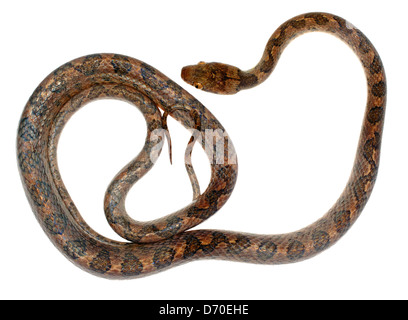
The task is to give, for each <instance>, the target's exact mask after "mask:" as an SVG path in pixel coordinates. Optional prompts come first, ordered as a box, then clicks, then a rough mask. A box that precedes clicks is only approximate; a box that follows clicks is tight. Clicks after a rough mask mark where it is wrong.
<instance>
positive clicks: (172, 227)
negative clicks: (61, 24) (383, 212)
mask: <svg viewBox="0 0 408 320" xmlns="http://www.w3.org/2000/svg"><path fill="white" fill-rule="evenodd" d="M308 31H323V32H329V33H331V34H334V35H336V36H337V37H339V38H340V39H342V40H343V41H344V42H346V43H347V44H348V45H349V46H350V47H351V48H352V49H353V51H354V52H355V54H356V55H357V56H358V57H359V59H360V61H361V63H362V65H363V68H364V71H365V74H366V78H367V86H368V99H367V107H366V112H365V116H364V120H363V126H362V131H361V136H360V140H359V145H358V150H357V154H356V158H355V162H354V167H353V170H352V173H351V176H350V178H349V181H348V183H347V185H346V187H345V189H344V191H343V193H342V194H341V195H340V197H339V199H338V200H337V202H336V203H335V204H334V205H333V206H332V207H331V208H330V209H329V211H328V212H327V213H326V214H325V215H324V216H323V217H322V218H320V219H319V220H317V221H316V222H314V223H313V224H311V225H309V226H307V227H305V228H303V229H301V230H298V231H296V232H291V233H287V234H278V235H256V234H247V233H239V232H231V231H220V230H194V231H187V229H189V228H191V227H193V226H196V225H197V224H199V223H200V222H202V221H203V220H205V219H207V218H208V217H210V216H212V215H213V214H214V213H215V212H217V211H218V210H219V209H220V208H221V207H222V206H223V205H224V204H225V203H226V201H227V200H228V198H229V196H230V195H231V193H232V191H233V188H234V185H235V182H236V179H237V170H238V167H237V164H236V161H235V150H234V147H233V145H232V144H231V141H230V138H229V137H228V135H227V133H226V132H225V130H224V128H223V127H222V125H221V124H220V123H219V121H218V120H217V119H216V118H215V117H214V116H213V115H212V114H211V113H210V111H208V110H207V109H206V108H205V107H204V106H203V105H202V104H201V103H200V102H199V101H197V100H196V99H195V98H194V97H193V96H191V95H190V94H189V93H188V92H186V91H185V90H183V89H182V88H181V87H180V86H178V85H177V84H176V83H174V82H173V81H172V80H170V79H168V78H167V77H166V76H165V75H163V74H162V73H160V72H159V71H158V70H156V69H154V68H153V67H151V66H149V65H147V64H145V63H143V62H141V61H138V60H136V59H133V58H130V57H126V56H123V55H117V54H95V55H90V56H86V57H82V58H78V59H76V60H73V61H71V62H69V63H66V64H65V65H63V66H61V67H60V68H58V69H56V70H55V71H54V72H52V73H51V74H50V75H49V76H48V77H47V78H45V79H44V81H43V82H42V83H41V84H40V85H39V86H38V88H37V89H36V90H35V91H34V93H33V94H32V96H31V97H30V99H29V101H28V102H27V105H26V107H25V109H24V111H23V114H22V117H21V120H20V123H19V130H18V137H17V156H18V163H19V169H20V173H21V178H22V182H23V186H24V188H25V191H26V194H27V197H28V199H29V202H30V204H31V207H32V209H33V211H34V213H35V215H36V217H37V219H38V221H39V223H40V225H41V226H42V228H43V229H44V231H45V233H46V234H47V235H48V237H49V238H50V240H51V241H52V242H53V243H54V245H55V246H56V247H57V248H58V249H59V250H60V251H61V252H62V253H63V254H64V255H65V256H66V257H67V258H68V259H69V260H71V261H72V262H73V263H74V264H75V265H77V266H79V267H81V268H83V269H84V270H86V271H88V272H91V273H93V274H95V275H99V276H103V277H108V278H134V277H140V276H144V275H148V274H152V273H154V272H158V271H162V270H165V269H167V268H170V267H172V266H176V265H179V264H181V263H183V262H187V261H191V260H195V259H200V258H216V259H225V260H235V261H242V262H252V263H263V264H282V263H292V262H297V261H302V260H304V259H307V258H310V257H313V256H315V255H316V254H318V253H320V252H322V251H323V250H325V249H327V248H329V247H330V246H331V245H333V244H334V243H335V242H336V241H337V240H338V239H340V237H341V236H343V235H344V234H345V233H346V231H347V230H348V229H349V228H350V227H351V225H352V224H353V223H354V222H355V221H356V219H357V218H358V216H359V215H360V213H361V212H362V210H363V208H364V206H365V204H366V203H367V201H368V198H369V196H370V194H371V191H372V189H373V186H374V182H375V179H376V176H377V172H378V166H379V156H380V145H381V136H382V130H383V123H384V114H385V100H386V80H385V73H384V69H383V65H382V63H381V59H380V57H379V55H378V54H377V52H376V50H375V49H374V47H373V46H372V44H371V43H370V41H369V40H368V39H367V38H366V37H365V36H364V35H363V34H362V33H361V31H359V30H357V29H356V28H355V27H354V26H352V25H351V24H350V23H348V22H346V21H345V20H344V19H342V18H340V17H336V16H334V15H331V14H327V13H309V14H304V15H300V16H298V17H295V18H293V19H290V20H289V21H287V22H285V23H284V24H283V25H281V26H280V27H279V28H278V29H277V30H276V31H275V33H274V34H273V35H272V37H271V38H270V39H269V41H268V43H267V46H266V48H265V52H264V54H263V56H262V59H261V61H260V62H259V63H258V64H257V65H256V66H255V67H254V68H253V69H251V70H249V71H241V70H239V69H238V68H236V67H233V66H228V65H224V64H219V63H211V64H205V63H200V64H199V65H197V66H188V67H185V68H183V70H182V77H183V79H184V80H186V81H187V82H188V83H190V84H192V85H195V86H196V87H198V88H200V89H203V90H206V91H209V92H215V93H224V94H232V93H236V92H238V91H239V90H242V89H247V88H250V87H253V86H255V85H258V84H260V83H261V82H263V81H264V80H265V79H266V78H267V77H268V76H269V75H270V73H271V72H272V71H273V69H274V67H275V65H276V63H277V61H278V59H279V57H280V54H281V53H282V51H283V49H284V48H285V47H286V45H287V44H288V43H289V42H290V41H291V40H292V39H293V38H295V37H296V36H298V35H300V34H302V33H304V32H308ZM100 98H115V99H123V100H126V101H129V102H131V103H133V104H134V105H135V106H136V107H138V108H139V110H140V111H141V112H142V114H143V115H144V117H145V119H146V122H147V124H148V125H147V127H148V129H147V136H146V143H145V145H144V148H143V150H142V151H141V152H140V153H139V155H138V156H137V157H136V158H135V159H134V160H133V161H132V162H131V163H129V164H128V165H127V166H126V167H125V168H124V169H122V170H121V171H120V172H119V173H118V175H117V176H116V177H115V178H114V179H113V181H112V183H111V184H110V186H109V187H108V190H107V193H106V197H105V203H104V206H105V214H106V216H107V219H108V222H109V223H110V224H111V226H112V227H113V228H114V230H115V231H116V232H117V233H118V234H120V235H122V236H123V237H124V238H126V239H128V240H130V241H131V242H119V241H114V240H111V239H107V238H105V237H103V236H102V235H99V234H98V233H96V232H95V231H94V230H92V229H91V228H90V227H89V226H88V225H87V224H86V222H85V221H84V220H83V219H82V217H81V215H80V213H79V212H78V210H77V209H76V207H75V204H74V203H73V201H72V200H71V198H70V196H69V194H68V191H67V190H66V188H65V186H64V184H63V181H62V180H61V176H60V173H59V169H58V164H57V157H56V152H57V151H56V150H57V144H58V138H59V136H60V133H61V130H62V129H63V127H64V125H65V123H66V122H67V121H68V119H69V118H70V116H71V115H72V114H73V113H74V112H75V111H76V110H78V109H79V108H80V107H82V106H83V105H84V104H85V103H87V102H89V101H93V100H95V99H100ZM159 109H161V110H162V111H163V112H164V115H162V114H161V112H160V111H159ZM168 115H170V116H172V117H173V118H174V119H176V120H177V121H179V122H180V123H181V124H182V125H183V126H185V127H186V128H187V129H195V134H194V136H193V137H192V140H191V141H190V143H189V147H188V148H187V151H186V168H187V170H188V173H189V176H190V179H191V181H192V185H193V190H194V200H193V201H192V203H190V204H189V205H188V206H186V207H185V208H183V209H181V210H178V211H176V212H175V213H173V214H169V215H167V216H165V217H163V218H160V219H157V220H155V221H151V222H143V223H141V222H137V221H135V220H133V219H132V218H130V217H129V216H128V215H127V213H126V210H125V206H124V203H125V199H126V194H127V192H128V191H129V189H130V188H131V186H132V185H133V184H134V183H136V182H137V181H138V180H139V179H140V178H141V177H142V176H143V175H144V174H145V173H146V172H147V171H148V170H149V169H150V168H151V167H152V166H153V164H154V158H152V154H153V153H155V154H156V155H158V154H159V153H160V151H161V146H162V145H163V142H164V139H165V138H166V137H167V138H168V134H167V133H165V134H163V135H157V134H156V133H157V132H163V131H164V132H166V129H167V127H166V121H165V119H166V117H167V116H168ZM157 130H158V131H157ZM208 130H211V132H213V133H215V138H220V139H221V141H224V150H226V152H223V153H222V156H221V159H218V160H217V161H215V159H214V154H213V153H212V151H213V150H208V148H207V149H206V153H207V156H208V157H209V160H210V164H211V181H210V183H209V186H208V187H207V189H206V190H205V191H204V192H203V193H202V194H201V193H200V191H199V187H198V183H197V180H196V177H195V174H194V170H193V169H192V166H191V163H190V161H189V157H190V155H191V149H192V145H193V143H194V141H196V140H200V138H201V144H202V146H203V147H205V139H204V138H205V133H206V131H208ZM222 139H223V140H222ZM232 159H233V160H234V161H232Z"/></svg>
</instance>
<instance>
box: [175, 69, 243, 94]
mask: <svg viewBox="0 0 408 320" xmlns="http://www.w3.org/2000/svg"><path fill="white" fill-rule="evenodd" d="M241 73H242V71H241V70H240V69H238V68H237V67H234V66H230V65H227V64H223V63H218V62H210V63H206V62H199V63H198V64H196V65H191V66H186V67H184V68H183V69H182V70H181V77H182V78H183V80H184V81H185V82H187V83H188V84H190V85H192V86H194V87H195V88H197V89H200V90H203V91H207V92H211V93H219V94H234V93H237V92H238V91H239V90H240V88H239V85H240V83H241Z"/></svg>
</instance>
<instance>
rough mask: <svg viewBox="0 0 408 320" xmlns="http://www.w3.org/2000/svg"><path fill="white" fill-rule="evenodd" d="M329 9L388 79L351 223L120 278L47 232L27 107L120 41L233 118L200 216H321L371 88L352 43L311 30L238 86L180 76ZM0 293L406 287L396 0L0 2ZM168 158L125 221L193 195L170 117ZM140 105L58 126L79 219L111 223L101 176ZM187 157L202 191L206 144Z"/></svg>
mask: <svg viewBox="0 0 408 320" xmlns="http://www.w3.org/2000/svg"><path fill="white" fill-rule="evenodd" d="M310 11H326V12H331V13H334V14H337V15H339V16H342V17H344V18H345V19H347V20H349V21H350V22H351V23H353V24H354V25H356V26H357V27H358V28H359V29H360V30H362V31H363V32H364V33H365V34H366V35H367V36H368V38H369V39H370V40H371V41H372V43H373V44H374V45H375V46H376V48H377V50H378V51H379V53H380V55H381V57H382V60H383V62H384V65H385V68H386V72H387V77H388V94H389V95H388V97H389V98H388V110H387V114H386V126H385V131H384V138H383V149H382V163H381V166H380V171H379V177H378V180H377V184H376V186H375V189H374V192H373V194H372V197H371V199H370V201H369V203H368V205H367V206H366V208H365V210H364V212H363V214H362V215H361V217H360V218H359V220H358V221H357V222H356V224H355V225H354V226H353V227H352V228H351V229H350V231H349V232H348V233H347V234H346V235H345V236H344V237H343V238H342V239H341V240H340V241H339V242H338V243H337V244H336V245H335V246H333V247H332V248H330V249H329V250H327V251H325V252H324V253H322V254H320V255H319V256H317V257H315V258H313V259H310V260H307V261H305V262H301V263H298V264H292V265H282V266H261V265H252V264H240V263H233V262H224V261H198V262H193V263H188V264H185V265H182V266H180V267H176V268H173V269H170V270H168V271H165V272H162V273H160V274H156V275H153V276H149V277H145V278H142V279H136V280H129V281H110V280H106V279H101V278H98V277H95V276H93V275H90V274H88V273H86V272H84V271H82V270H80V269H78V268H76V267H75V266H74V265H73V264H71V263H70V262H68V260H67V259H65V258H64V257H63V256H62V255H61V254H60V253H59V252H58V251H57V250H56V249H55V248H54V247H53V245H52V244H51V242H50V241H49V240H48V238H47V237H46V236H45V234H44V233H43V232H42V230H41V228H40V226H39V225H38V223H37V221H36V219H35V217H34V215H33V214H32V212H31V209H30V207H29V205H28V202H27V201H26V197H25V195H24V192H23V188H22V186H21V183H20V178H19V176H18V171H17V162H16V153H15V139H16V130H17V126H18V121H19V117H20V114H21V112H22V110H23V107H24V105H25V103H26V101H27V99H28V98H29V96H30V95H31V93H32V92H33V90H34V89H35V88H36V86H37V85H38V84H39V83H40V81H42V79H43V78H44V77H45V76H47V75H48V74H49V73H50V72H51V71H52V70H54V69H55V68H57V67H58V66H60V65H61V64H63V63H65V62H67V61H70V60H72V59H74V58H76V57H79V56H82V55H85V54H90V53H98V52H115V53H121V54H125V55H129V56H132V57H135V58H138V59H140V60H143V61H145V62H147V63H149V64H151V65H153V66H154V67H156V68H157V69H159V70H161V71H162V72H163V73H165V74H166V75H167V76H169V77H170V78H172V79H174V80H175V81H176V82H177V83H179V84H180V85H182V86H183V87H184V88H186V89H187V90H188V91H190V92H191V93H193V94H194V95H195V96H196V97H197V98H198V99H199V100H200V101H201V102H202V103H203V104H204V105H206V106H207V108H209V109H210V110H211V111H212V112H213V113H214V114H215V116H216V117H217V118H218V119H219V120H220V122H221V123H222V124H223V125H224V127H225V128H226V129H227V130H228V132H229V134H230V137H231V138H232V140H233V142H234V144H235V147H236V150H237V153H238V161H239V165H240V167H239V178H238V182H237V185H236V189H235V191H234V193H233V195H232V197H231V198H230V200H229V201H228V203H227V204H226V205H225V206H224V207H223V208H222V210H221V211H219V212H218V213H217V214H216V215H215V216H214V217H212V218H211V219H210V220H209V221H207V222H205V223H203V225H202V226H200V228H217V229H227V230H237V231H238V230H239V231H247V232H254V233H282V232H290V231H294V230H297V229H298V228H301V227H304V226H306V225H307V224H310V223H312V222H313V221H315V220H316V219H318V218H319V217H320V216H322V215H323V214H324V213H325V212H326V211H327V210H328V209H329V208H330V206H331V205H332V204H333V203H334V201H335V200H336V199H337V197H338V196H339V195H340V193H341V191H342V189H343V188H344V186H345V184H346V182H347V178H348V176H349V173H350V169H351V166H352V163H353V158H354V152H355V149H356V144H357V139H358V135H359V131H360V126H361V120H362V116H363V113H364V107H365V99H366V85H365V79H364V75H363V71H362V68H361V66H360V63H359V61H358V59H357V58H356V57H355V56H354V54H353V53H352V52H351V50H350V49H349V48H348V47H347V46H346V45H345V44H343V43H342V42H341V41H339V40H338V39H336V38H334V37H332V36H330V35H326V34H317V33H316V34H307V35H304V36H302V37H300V38H298V39H297V40H295V41H294V42H293V43H291V44H290V45H289V47H288V48H287V49H286V50H285V52H284V54H283V55H282V58H281V60H280V61H279V63H278V66H277V68H276V69H275V72H274V73H273V75H272V76H271V77H270V78H269V79H268V80H267V81H266V83H264V84H262V85H261V86H259V87H257V88H254V89H252V90H248V91H245V92H241V93H239V94H238V95H236V96H218V95H211V94H208V93H205V92H201V91H198V90H196V89H194V88H192V87H189V86H188V85H187V84H185V83H183V82H182V80H181V78H180V70H181V68H182V66H184V65H186V64H194V63H197V62H198V61H200V60H205V61H220V62H225V63H229V64H233V65H237V66H238V67H240V68H241V69H243V70H246V69H250V68H252V67H253V66H254V65H255V64H256V63H257V62H258V60H259V58H260V57H261V55H262V52H263V49H264V46H265V44H266V42H267V40H268V39H269V37H270V35H271V34H272V32H273V31H274V30H275V29H276V28H277V27H278V26H279V25H280V24H281V23H283V22H284V21H286V20H287V19H289V18H291V17H293V16H295V15H298V14H301V13H305V12H310ZM1 12H2V18H1V19H0V27H1V28H0V29H1V30H2V32H1V33H2V50H1V52H0V55H1V59H0V61H1V62H2V63H1V77H0V82H1V83H0V88H1V89H0V90H1V95H0V97H1V112H2V114H1V117H0V121H1V126H0V130H1V135H0V136H1V149H0V150H1V154H2V157H1V166H0V168H1V169H0V170H1V180H0V181H1V183H0V188H1V189H0V195H1V212H2V215H1V216H2V220H1V223H0V228H1V229H0V237H1V238H0V246H1V247H0V259H1V260H0V283H1V284H0V298H3V299H34V298H35V299H406V298H408V294H407V290H406V288H407V285H408V279H407V278H408V276H407V273H406V270H407V267H408V258H407V244H408V239H407V236H406V234H407V227H406V226H407V224H408V214H407V213H408V209H407V201H406V199H407V191H408V190H407V183H406V181H407V180H408V173H407V160H408V159H407V158H408V151H407V148H406V141H407V138H408V133H407V130H406V128H407V118H408V111H407V102H406V91H407V76H406V75H407V71H408V69H407V64H406V61H407V60H406V53H407V43H406V41H405V39H406V32H407V25H406V22H405V21H406V14H405V12H406V10H405V9H404V1H386V2H384V1H377V0H371V1H348V0H341V1H324V0H322V1H314V0H311V1H303V0H300V1H255V0H254V1H237V0H235V1H211V0H207V1H143V2H142V1H140V2H137V1H120V0H117V1H102V0H99V1H66V2H65V3H64V4H62V2H56V1H18V2H17V1H14V2H4V3H3V4H2V5H1ZM169 126H170V130H171V134H172V138H173V147H174V152H173V162H174V164H173V166H170V164H169V161H168V157H167V156H166V153H163V154H162V156H161V158H160V160H159V161H158V163H157V165H156V167H155V168H154V169H153V170H152V171H151V172H150V173H149V174H148V175H147V176H146V177H145V178H144V179H142V180H141V181H140V182H139V183H138V185H136V186H135V187H134V188H133V189H132V191H131V192H130V194H129V196H128V201H127V209H128V211H129V213H130V214H131V215H132V217H134V218H135V219H139V220H150V219H153V218H158V217H160V216H163V215H165V214H168V213H171V212H173V211H174V210H177V209H179V208H182V207H183V206H185V205H187V204H188V203H189V201H190V200H191V197H192V193H191V187H190V185H189V180H188V177H187V174H186V173H185V170H184V163H183V155H184V148H185V146H186V143H187V141H188V139H189V135H188V132H187V131H186V130H185V129H184V128H183V127H182V126H181V125H179V124H178V123H176V122H175V121H173V120H170V123H169ZM144 137H145V124H144V120H143V117H142V116H141V115H140V114H139V112H138V111H137V109H136V108H134V107H132V106H130V105H128V104H126V103H124V102H119V101H112V100H109V101H98V102H94V103H92V104H90V105H89V106H87V107H86V108H84V109H82V110H81V111H79V112H78V113H77V114H76V115H75V116H74V117H73V118H72V120H71V121H70V122H69V123H68V125H67V127H66V129H65V130H64V132H63V134H62V138H61V141H60V147H59V159H60V160H59V163H60V168H61V172H62V176H63V179H64V182H65V184H66V186H67V188H68V190H69V191H70V194H71V196H72V198H73V199H74V201H75V203H76V204H77V206H78V208H79V209H80V211H81V212H82V214H83V216H84V217H85V219H86V220H87V221H88V223H89V224H90V225H91V226H92V227H93V228H94V229H96V230H97V231H98V232H100V233H102V234H104V235H106V236H109V237H112V238H115V239H119V238H118V236H116V235H115V234H114V232H113V231H112V230H110V228H109V226H108V225H107V223H106V222H105V217H104V213H103V206H102V203H103V196H104V192H105V188H106V187H107V185H108V183H109V182H110V180H111V179H112V177H113V176H114V175H115V173H116V172H117V171H118V170H119V169H121V168H122V166H124V165H125V164H126V163H127V162H128V161H129V160H130V159H132V158H133V157H134V156H135V155H137V153H138V152H139V150H140V148H141V146H142V144H143V141H144ZM193 163H194V165H195V168H196V170H197V171H198V174H199V178H200V181H201V185H202V189H204V188H205V184H206V183H207V182H208V179H209V165H208V163H207V160H206V158H205V156H204V153H203V152H202V150H200V149H199V148H196V149H195V151H194V155H193Z"/></svg>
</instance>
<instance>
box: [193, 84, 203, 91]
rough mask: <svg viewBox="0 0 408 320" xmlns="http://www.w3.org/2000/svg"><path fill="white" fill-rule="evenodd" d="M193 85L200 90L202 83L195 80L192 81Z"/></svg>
mask: <svg viewBox="0 0 408 320" xmlns="http://www.w3.org/2000/svg"><path fill="white" fill-rule="evenodd" d="M194 87H196V88H197V89H199V90H201V89H202V88H203V85H202V84H201V83H199V82H195V83H194Z"/></svg>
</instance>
